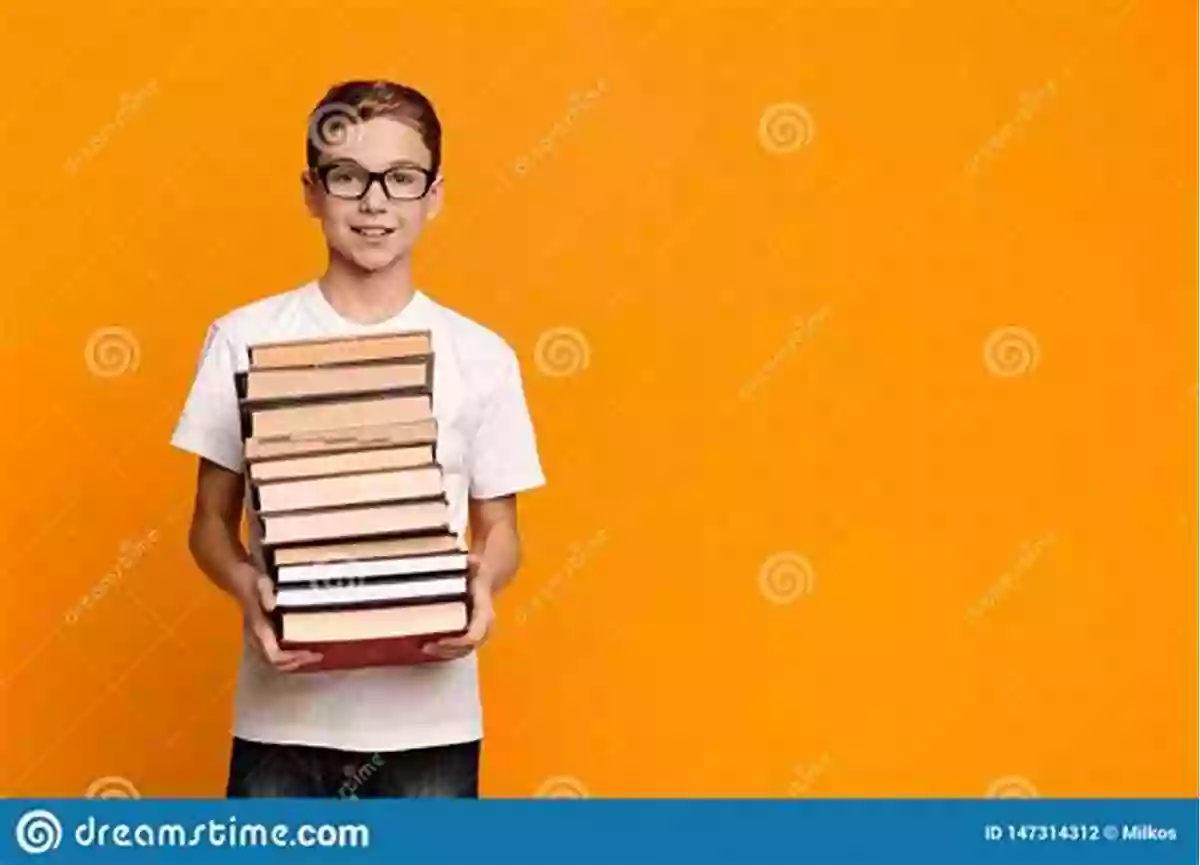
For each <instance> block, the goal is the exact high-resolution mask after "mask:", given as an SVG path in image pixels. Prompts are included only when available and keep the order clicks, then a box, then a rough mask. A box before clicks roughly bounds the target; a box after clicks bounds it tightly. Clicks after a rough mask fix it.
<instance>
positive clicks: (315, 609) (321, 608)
mask: <svg viewBox="0 0 1200 865" xmlns="http://www.w3.org/2000/svg"><path fill="white" fill-rule="evenodd" d="M456 602H457V603H464V604H466V605H467V621H468V622H469V621H470V611H471V599H470V592H456V593H453V594H448V595H430V596H429V597H427V598H395V599H392V600H389V601H359V602H345V603H340V604H310V605H299V606H292V605H289V604H279V605H277V606H276V607H275V609H274V610H273V612H275V613H279V614H281V615H282V614H289V613H290V614H296V613H350V612H357V611H358V610H382V609H390V608H394V607H421V606H426V605H428V604H452V603H456Z"/></svg>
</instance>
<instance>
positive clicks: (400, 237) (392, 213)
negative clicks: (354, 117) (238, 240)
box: [304, 117, 442, 272]
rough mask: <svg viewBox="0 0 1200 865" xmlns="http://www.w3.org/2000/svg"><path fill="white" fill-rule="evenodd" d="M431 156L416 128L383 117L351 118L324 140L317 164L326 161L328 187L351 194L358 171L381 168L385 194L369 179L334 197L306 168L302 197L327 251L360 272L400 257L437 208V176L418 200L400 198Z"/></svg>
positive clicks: (439, 201)
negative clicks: (340, 133)
mask: <svg viewBox="0 0 1200 865" xmlns="http://www.w3.org/2000/svg"><path fill="white" fill-rule="evenodd" d="M431 161H432V156H431V154H430V152H429V149H428V148H427V147H426V146H425V143H424V142H423V141H421V134H420V133H419V132H417V130H416V129H414V128H413V127H411V126H409V125H408V124H405V123H402V122H400V121H398V120H393V119H392V118H390V117H373V118H371V119H370V120H367V121H365V122H361V123H358V124H356V125H355V126H354V127H352V129H351V130H350V133H349V134H348V135H346V136H345V140H344V141H340V142H338V143H335V144H329V145H326V146H324V148H323V152H322V154H321V157H320V159H319V160H318V162H317V169H318V170H320V169H321V167H322V166H326V165H334V166H336V167H335V168H333V169H332V170H331V171H330V172H329V173H327V174H326V177H327V180H328V182H329V184H330V190H331V191H333V192H340V193H341V194H342V195H353V194H354V193H355V192H357V191H358V190H359V189H360V188H361V179H362V175H363V169H365V170H366V171H374V172H389V173H390V176H389V178H388V179H387V183H388V185H389V187H391V190H392V193H393V195H398V196H401V197H393V198H389V197H388V195H387V193H386V192H385V191H384V189H383V188H382V187H383V183H381V182H378V181H374V182H372V183H371V184H370V186H369V188H368V189H367V191H366V194H364V195H362V197H361V198H357V199H356V198H352V197H338V196H337V195H334V194H331V192H330V191H327V190H326V188H325V186H324V185H323V184H322V183H321V181H320V180H318V179H317V178H315V177H314V176H312V174H311V173H305V175H304V200H305V203H306V204H307V205H308V210H309V212H310V213H311V214H312V215H313V216H315V217H316V218H317V219H319V220H320V221H321V229H322V231H324V232H325V240H326V242H327V243H328V244H329V247H330V249H331V250H332V251H333V252H334V254H336V255H339V256H340V257H342V258H343V259H345V260H347V261H348V262H350V263H351V264H354V265H357V266H358V267H359V268H360V269H362V270H364V271H368V272H371V271H377V270H382V269H383V268H385V267H387V266H389V265H391V264H393V263H394V262H395V261H397V260H398V259H401V258H404V257H406V256H407V255H408V254H409V252H410V251H411V250H412V248H413V245H414V244H415V243H416V241H417V237H418V236H419V235H420V233H421V229H422V228H423V227H424V225H425V222H426V220H430V219H433V218H434V216H436V215H437V212H438V210H440V209H441V204H442V179H441V177H438V178H437V179H436V180H435V181H434V182H433V185H432V186H431V187H430V188H429V191H428V192H426V193H425V195H424V196H423V197H421V198H416V199H406V198H404V197H403V196H405V195H410V194H414V193H413V192H412V190H414V189H415V190H416V191H417V192H419V191H420V187H421V185H422V184H423V183H424V182H425V181H424V178H423V177H422V176H421V175H420V173H419V172H414V171H413V170H412V169H413V168H414V167H415V168H421V169H426V170H428V169H429V166H430V163H431Z"/></svg>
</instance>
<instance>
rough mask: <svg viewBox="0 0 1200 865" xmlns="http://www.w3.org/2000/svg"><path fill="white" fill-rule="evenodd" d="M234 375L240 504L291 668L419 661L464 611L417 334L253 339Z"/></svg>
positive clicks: (426, 363) (462, 564) (462, 559)
mask: <svg viewBox="0 0 1200 865" xmlns="http://www.w3.org/2000/svg"><path fill="white" fill-rule="evenodd" d="M248 352H249V356H250V365H249V368H248V369H246V370H245V371H239V372H237V373H235V374H234V385H235V389H236V391H237V396H238V404H239V413H240V417H241V424H242V441H243V453H244V456H245V464H246V468H245V473H246V477H247V483H248V487H249V492H248V497H249V501H250V506H251V508H252V510H253V512H254V514H255V516H256V517H257V518H258V520H259V522H260V523H261V527H262V535H261V538H260V549H261V553H262V558H263V563H264V565H265V569H266V571H267V573H268V575H269V576H270V577H271V579H272V581H273V583H274V587H275V591H276V604H275V606H274V608H273V610H272V612H271V618H272V622H273V625H274V627H275V630H276V634H277V637H278V639H279V644H280V646H281V647H283V648H285V649H294V648H310V649H313V650H315V651H317V652H320V653H321V654H322V655H323V660H322V661H321V662H320V663H319V664H317V665H311V666H308V667H305V668H303V671H313V670H330V669H348V668H359V667H366V666H376V665H384V664H387V665H393V664H417V663H422V664H423V663H429V662H433V661H437V660H439V659H437V658H435V657H433V656H430V655H427V654H425V653H424V652H422V651H421V649H422V646H423V645H424V644H425V643H428V642H431V641H433V640H436V639H438V638H439V637H442V636H450V635H461V634H462V633H464V632H465V630H466V628H467V626H468V623H469V621H470V617H471V606H472V599H471V596H470V592H469V590H468V589H469V580H470V572H469V570H468V567H467V565H468V556H467V552H466V550H465V549H463V546H462V542H461V540H460V538H459V536H458V535H457V534H456V533H455V532H453V531H452V530H451V529H450V507H449V501H448V498H447V490H446V486H445V478H444V477H443V471H442V467H441V465H440V463H439V462H438V453H437V438H438V425H437V421H436V419H435V418H434V416H433V381H434V376H433V367H434V362H435V358H434V354H433V344H432V337H431V333H430V332H429V331H409V332H399V333H388V334H372V335H366V336H355V337H337V338H330V339H309V340H297V341H290V342H286V343H280V342H277V343H265V344H256V345H251V346H249V347H248Z"/></svg>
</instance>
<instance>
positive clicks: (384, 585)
mask: <svg viewBox="0 0 1200 865" xmlns="http://www.w3.org/2000/svg"><path fill="white" fill-rule="evenodd" d="M466 592H467V577H466V576H465V575H462V576H445V577H438V578H436V579H415V580H401V581H391V582H376V583H356V584H353V585H346V586H336V585H335V586H326V585H321V586H280V588H279V591H278V592H277V593H276V595H275V603H276V604H277V605H278V606H279V607H281V608H282V609H283V610H284V611H285V612H286V611H288V610H304V609H306V608H311V607H333V606H339V608H340V609H361V608H363V607H364V606H365V605H368V604H380V603H390V602H392V601H412V600H416V599H423V600H430V599H434V598H441V599H458V598H460V597H461V596H463V595H465V594H466Z"/></svg>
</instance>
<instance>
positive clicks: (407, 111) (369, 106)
mask: <svg viewBox="0 0 1200 865" xmlns="http://www.w3.org/2000/svg"><path fill="white" fill-rule="evenodd" d="M372 117H391V118H393V119H395V120H399V121H401V122H403V123H407V124H409V125H410V126H412V127H414V128H415V129H416V130H417V131H418V132H420V133H421V141H423V142H424V143H425V146H426V147H428V148H429V153H430V155H431V156H432V157H433V162H432V164H431V165H430V166H429V167H430V170H432V171H433V173H434V174H435V175H436V174H437V173H438V169H439V168H440V167H441V163H442V124H441V121H439V120H438V116H437V112H436V111H435V110H434V108H433V103H432V102H430V101H429V99H428V98H427V97H426V96H425V94H423V93H421V92H420V91H419V90H416V89H414V88H412V87H407V86H405V85H403V84H396V83H394V82H392V81H343V82H342V83H341V84H335V85H334V86H333V87H331V88H329V92H328V93H326V94H325V96H324V97H323V98H322V99H321V101H320V102H318V103H317V106H316V108H314V109H313V111H312V114H310V115H309V117H308V148H307V149H308V152H307V160H308V167H309V168H313V167H315V166H316V164H317V160H318V159H319V158H320V156H321V153H322V151H323V150H324V148H325V147H327V146H329V145H330V144H333V143H336V142H338V141H340V140H342V138H343V137H344V136H346V135H348V134H351V133H350V129H352V128H353V125H354V124H355V123H359V122H362V121H364V120H370V119H371V118H372Z"/></svg>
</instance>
